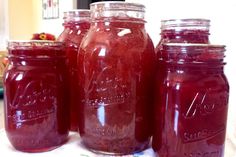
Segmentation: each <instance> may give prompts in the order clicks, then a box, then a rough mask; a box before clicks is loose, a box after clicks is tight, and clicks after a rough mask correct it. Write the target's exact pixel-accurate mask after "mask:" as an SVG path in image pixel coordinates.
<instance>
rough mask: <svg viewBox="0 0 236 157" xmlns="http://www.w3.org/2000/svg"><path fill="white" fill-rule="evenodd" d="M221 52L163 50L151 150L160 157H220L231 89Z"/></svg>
mask: <svg viewBox="0 0 236 157" xmlns="http://www.w3.org/2000/svg"><path fill="white" fill-rule="evenodd" d="M224 51H225V47H224V46H217V45H209V44H164V45H163V49H162V51H161V61H160V65H161V68H162V76H161V77H158V80H156V82H157V85H156V91H157V92H156V101H155V132H154V136H153V148H154V150H155V151H156V152H157V153H158V155H159V156H160V157H198V156H201V157H203V156H209V157H223V154H224V142H225V133H226V121H227V110H228V96H229V85H228V82H227V78H226V76H225V75H224V71H223V67H224V64H225V63H224V62H223V58H224Z"/></svg>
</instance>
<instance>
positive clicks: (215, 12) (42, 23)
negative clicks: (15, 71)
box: [0, 0, 236, 157]
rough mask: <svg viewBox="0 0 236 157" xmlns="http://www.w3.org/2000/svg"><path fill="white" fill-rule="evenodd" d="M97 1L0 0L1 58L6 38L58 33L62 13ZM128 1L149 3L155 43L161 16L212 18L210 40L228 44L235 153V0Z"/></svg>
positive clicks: (230, 153)
mask: <svg viewBox="0 0 236 157" xmlns="http://www.w3.org/2000/svg"><path fill="white" fill-rule="evenodd" d="M49 1H50V3H52V4H55V9H57V11H58V16H57V15H55V16H52V17H50V16H51V15H46V14H45V12H44V11H45V7H46V6H45V3H48V2H49ZM95 1H96V0H95ZM95 1H94V0H20V1H19V0H0V58H1V56H4V55H5V53H6V41H7V40H8V39H11V40H16V39H24V40H27V39H30V38H31V37H32V34H33V33H40V32H47V33H51V34H54V35H55V36H58V35H59V34H60V33H61V32H62V30H63V26H62V22H63V19H62V17H63V12H64V11H67V10H71V9H76V8H88V7H89V4H90V3H92V2H95ZM126 1H128V2H138V3H142V4H144V5H145V6H146V20H147V25H146V28H147V31H148V32H149V34H150V36H151V37H152V39H153V42H154V44H155V45H156V44H157V43H158V41H159V39H160V36H159V33H160V20H161V19H173V18H207V19H210V20H211V28H210V32H211V36H210V40H211V43H214V44H225V45H226V46H227V52H226V62H227V65H226V67H225V73H226V75H227V77H228V80H229V83H230V100H229V114H228V128H227V139H226V140H227V146H226V154H227V156H226V157H234V156H236V152H235V151H236V116H235V112H236V39H235V38H236V18H235V15H236V0H126ZM49 14H50V12H49ZM47 17H48V18H47ZM0 67H1V65H0ZM0 69H1V68H0ZM0 75H1V74H0ZM0 77H1V76H0ZM1 93H2V92H1V90H0V94H1ZM234 96H235V97H234ZM2 106H3V105H2V100H0V128H2V127H3V120H2V118H1V117H2Z"/></svg>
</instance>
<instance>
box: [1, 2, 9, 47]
mask: <svg viewBox="0 0 236 157" xmlns="http://www.w3.org/2000/svg"><path fill="white" fill-rule="evenodd" d="M7 8H8V7H7V0H0V51H1V50H5V49H6V48H5V47H6V46H5V45H6V40H7V39H8V20H7Z"/></svg>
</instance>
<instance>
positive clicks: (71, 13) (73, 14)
mask: <svg viewBox="0 0 236 157" xmlns="http://www.w3.org/2000/svg"><path fill="white" fill-rule="evenodd" d="M63 14H64V16H63V19H64V21H78V20H80V18H88V19H89V18H90V10H89V9H73V10H68V11H65V12H64V13H63Z"/></svg>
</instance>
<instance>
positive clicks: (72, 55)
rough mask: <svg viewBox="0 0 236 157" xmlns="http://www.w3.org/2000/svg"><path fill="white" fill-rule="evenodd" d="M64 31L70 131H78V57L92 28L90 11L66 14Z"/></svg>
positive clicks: (73, 11)
mask: <svg viewBox="0 0 236 157" xmlns="http://www.w3.org/2000/svg"><path fill="white" fill-rule="evenodd" d="M63 25H64V30H63V32H62V33H61V35H60V36H59V37H58V39H57V40H58V41H61V42H64V43H65V44H66V57H67V62H68V63H67V64H68V71H69V88H70V98H69V104H70V130H71V131H78V74H77V55H78V49H79V46H80V43H81V41H82V39H83V37H84V36H85V35H86V33H87V31H88V29H89V27H90V11H89V10H86V9H84V10H83V9H79V10H71V11H68V12H65V13H64V23H63Z"/></svg>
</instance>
